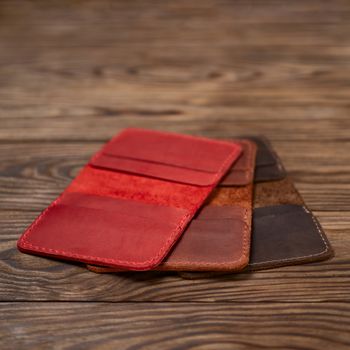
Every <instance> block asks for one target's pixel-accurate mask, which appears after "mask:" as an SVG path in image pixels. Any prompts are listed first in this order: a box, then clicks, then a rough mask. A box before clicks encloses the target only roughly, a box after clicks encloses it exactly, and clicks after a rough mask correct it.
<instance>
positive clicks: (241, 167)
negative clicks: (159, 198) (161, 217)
mask: <svg viewBox="0 0 350 350" xmlns="http://www.w3.org/2000/svg"><path fill="white" fill-rule="evenodd" d="M239 143H240V145H241V147H242V149H243V153H242V155H241V156H240V158H239V160H238V161H237V162H236V163H235V164H234V165H233V166H232V168H231V169H230V170H229V172H228V175H227V177H226V178H225V179H224V181H223V183H220V185H219V186H218V187H217V188H216V189H215V190H214V191H213V192H212V194H211V196H210V197H209V198H208V199H207V202H206V205H205V206H204V207H203V208H202V210H201V211H200V212H199V213H198V214H197V215H196V216H195V218H194V219H193V220H192V221H191V223H190V225H189V227H188V228H187V229H186V231H185V233H184V234H183V235H182V237H181V238H180V240H179V241H178V242H177V244H176V245H175V246H174V248H173V250H172V251H171V252H170V254H169V255H168V256H167V257H166V258H165V259H164V261H163V263H162V264H160V265H159V266H157V267H156V268H155V270H158V271H164V270H166V271H188V270H191V271H208V270H210V271H239V270H241V269H243V268H244V267H245V266H247V264H248V261H249V250H250V235H251V217H252V196H253V183H252V181H253V178H254V166H255V156H256V146H255V144H254V143H253V142H251V141H248V140H240V141H239ZM235 169H237V170H238V174H237V176H236V174H235ZM242 174H244V175H243V176H242ZM242 183H244V185H242ZM228 184H230V186H229V185H228ZM218 237H219V238H220V239H218ZM88 268H89V269H90V270H92V271H94V272H118V271H120V270H118V269H110V268H106V267H103V266H88Z"/></svg>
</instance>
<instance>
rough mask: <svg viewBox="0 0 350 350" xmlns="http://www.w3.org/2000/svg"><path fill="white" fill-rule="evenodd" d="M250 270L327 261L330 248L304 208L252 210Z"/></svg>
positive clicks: (272, 207) (318, 225)
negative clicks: (252, 228)
mask: <svg viewBox="0 0 350 350" xmlns="http://www.w3.org/2000/svg"><path fill="white" fill-rule="evenodd" d="M253 227H254V230H253V239H252V246H251V257H250V263H249V266H250V268H251V269H258V268H268V267H276V266H284V265H288V264H291V263H298V262H299V263H305V262H311V261H317V260H321V259H322V258H326V257H329V256H330V254H331V247H330V244H329V242H328V240H327V238H326V235H325V234H324V232H323V230H322V228H321V226H320V224H319V223H318V221H317V219H316V218H315V217H314V216H313V215H312V213H311V212H310V211H308V210H307V209H306V208H305V207H302V206H299V205H278V206H270V207H263V208H258V209H255V210H254V216H253Z"/></svg>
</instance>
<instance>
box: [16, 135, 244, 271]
mask: <svg viewBox="0 0 350 350" xmlns="http://www.w3.org/2000/svg"><path fill="white" fill-rule="evenodd" d="M210 142H214V143H215V141H210ZM238 151H239V149H237V148H234V149H233V150H232V151H231V152H230V153H229V155H228V156H227V158H226V159H225V161H224V162H223V163H222V165H221V167H220V168H219V169H218V171H217V173H216V174H215V176H214V177H213V178H214V181H215V182H216V181H218V178H221V176H222V172H223V170H224V169H225V167H227V164H228V163H229V162H230V161H231V159H232V158H234V155H236V154H237V153H238ZM193 187H198V186H193ZM213 188H214V186H210V190H209V191H208V192H207V194H206V196H205V197H204V198H203V199H202V200H201V201H200V202H199V203H198V204H197V205H196V206H194V208H193V209H192V211H190V212H189V213H187V214H185V215H184V216H183V217H182V218H181V220H180V222H179V224H178V225H177V226H176V227H175V229H174V230H173V231H172V233H171V234H170V236H169V238H168V239H167V240H166V242H165V243H164V245H163V246H162V247H161V249H160V250H159V252H158V254H157V255H156V256H155V257H153V258H152V259H149V260H146V261H142V262H133V261H129V260H118V259H106V258H101V257H97V256H91V255H90V256H89V255H83V254H73V253H71V252H68V251H64V250H57V249H51V248H45V247H41V246H37V245H33V244H32V243H30V242H29V241H28V235H29V234H30V232H32V230H33V229H34V228H35V227H36V226H37V225H38V223H39V221H40V220H41V219H42V218H43V217H44V215H46V214H47V213H48V212H49V210H51V209H53V208H54V207H55V206H56V205H57V204H58V202H59V201H60V199H61V196H60V197H58V198H57V199H56V200H55V201H54V202H53V203H52V204H51V205H50V206H49V207H48V208H46V209H45V210H44V211H43V212H42V213H41V214H40V215H39V216H38V217H37V218H36V219H35V221H34V222H33V223H32V225H31V226H30V227H29V228H28V229H27V230H26V231H25V232H24V234H23V236H22V237H21V238H20V240H19V244H20V245H21V246H23V247H29V248H33V249H35V250H36V251H40V252H47V253H55V254H62V255H64V256H66V257H71V258H81V259H87V260H91V259H93V260H95V261H101V262H107V263H115V264H123V265H126V264H127V265H129V266H134V267H144V265H148V264H152V263H154V262H156V261H157V260H158V259H159V258H160V257H161V256H162V255H163V254H164V253H165V252H166V251H167V250H168V249H170V248H171V246H169V245H170V242H171V241H174V240H175V238H176V237H177V236H178V235H179V234H180V233H181V232H182V230H183V227H184V226H185V224H186V223H187V222H189V221H190V219H191V218H192V217H193V216H194V214H195V212H196V211H197V209H198V208H199V207H200V205H201V204H202V203H203V202H204V200H205V198H206V197H208V195H209V193H210V192H211V191H212V190H213Z"/></svg>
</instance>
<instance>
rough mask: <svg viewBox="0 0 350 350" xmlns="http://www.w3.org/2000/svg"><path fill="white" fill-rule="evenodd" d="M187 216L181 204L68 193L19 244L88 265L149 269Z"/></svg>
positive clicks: (168, 247) (178, 232) (32, 227)
mask: <svg viewBox="0 0 350 350" xmlns="http://www.w3.org/2000/svg"><path fill="white" fill-rule="evenodd" d="M188 215H189V214H188V212H187V211H186V210H184V209H179V208H173V207H162V206H158V205H152V204H145V203H142V202H135V201H124V200H115V199H111V198H104V197H98V196H90V195H89V196H86V195H82V194H79V193H77V194H72V193H71V194H67V195H64V196H62V197H61V199H60V200H59V201H58V202H56V203H54V204H53V205H52V206H50V207H49V208H48V210H47V211H46V213H45V215H44V216H41V217H39V219H38V220H37V221H36V222H34V224H33V225H32V226H31V227H30V228H29V229H28V231H27V232H26V233H25V234H24V235H23V236H22V238H21V240H20V241H19V244H18V246H19V248H20V249H21V250H22V251H26V250H29V251H31V252H34V251H35V252H36V253H37V254H44V255H51V256H59V257H62V258H64V259H70V260H78V261H81V262H86V263H92V264H104V263H107V264H108V265H109V266H118V267H121V268H123V267H127V268H128V269H135V270H143V269H149V268H152V267H154V266H156V265H158V264H159V263H160V262H161V261H162V260H163V258H164V256H165V255H166V253H167V252H168V251H169V249H170V248H171V246H172V245H173V244H174V242H175V241H176V239H177V238H178V237H179V236H180V234H181V232H182V230H183V225H185V223H186V222H187V220H188ZM31 231H33V233H32V234H30V235H29V233H30V232H31ZM47 232H50V234H49V235H48V234H47ZM116 257H117V258H116Z"/></svg>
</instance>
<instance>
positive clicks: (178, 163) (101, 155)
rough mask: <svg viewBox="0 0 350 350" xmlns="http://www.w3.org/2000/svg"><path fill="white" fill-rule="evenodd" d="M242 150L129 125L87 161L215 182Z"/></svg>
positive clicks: (145, 173)
mask: <svg viewBox="0 0 350 350" xmlns="http://www.w3.org/2000/svg"><path fill="white" fill-rule="evenodd" d="M241 151H242V146H241V145H240V144H238V143H233V142H224V141H213V140H206V139H202V138H198V137H193V136H185V135H176V134H169V133H160V132H155V131H147V130H138V129H128V130H126V131H124V132H122V133H121V134H119V135H118V136H117V137H115V138H113V139H112V140H111V141H110V142H108V143H107V145H105V146H104V147H103V148H102V150H101V151H100V152H98V153H97V154H96V155H95V156H94V157H93V158H92V159H91V160H90V163H89V164H90V165H92V166H95V167H98V168H103V169H108V170H114V171H121V172H126V173H131V174H137V175H142V176H148V177H153V178H157V179H163V180H168V181H174V182H179V183H184V184H191V185H197V186H209V185H211V186H212V185H215V184H216V183H217V182H218V181H219V179H220V178H221V177H222V176H223V175H224V174H225V173H226V171H227V170H228V168H229V167H230V165H231V164H232V162H233V161H234V160H237V158H238V157H239V155H240V153H241Z"/></svg>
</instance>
